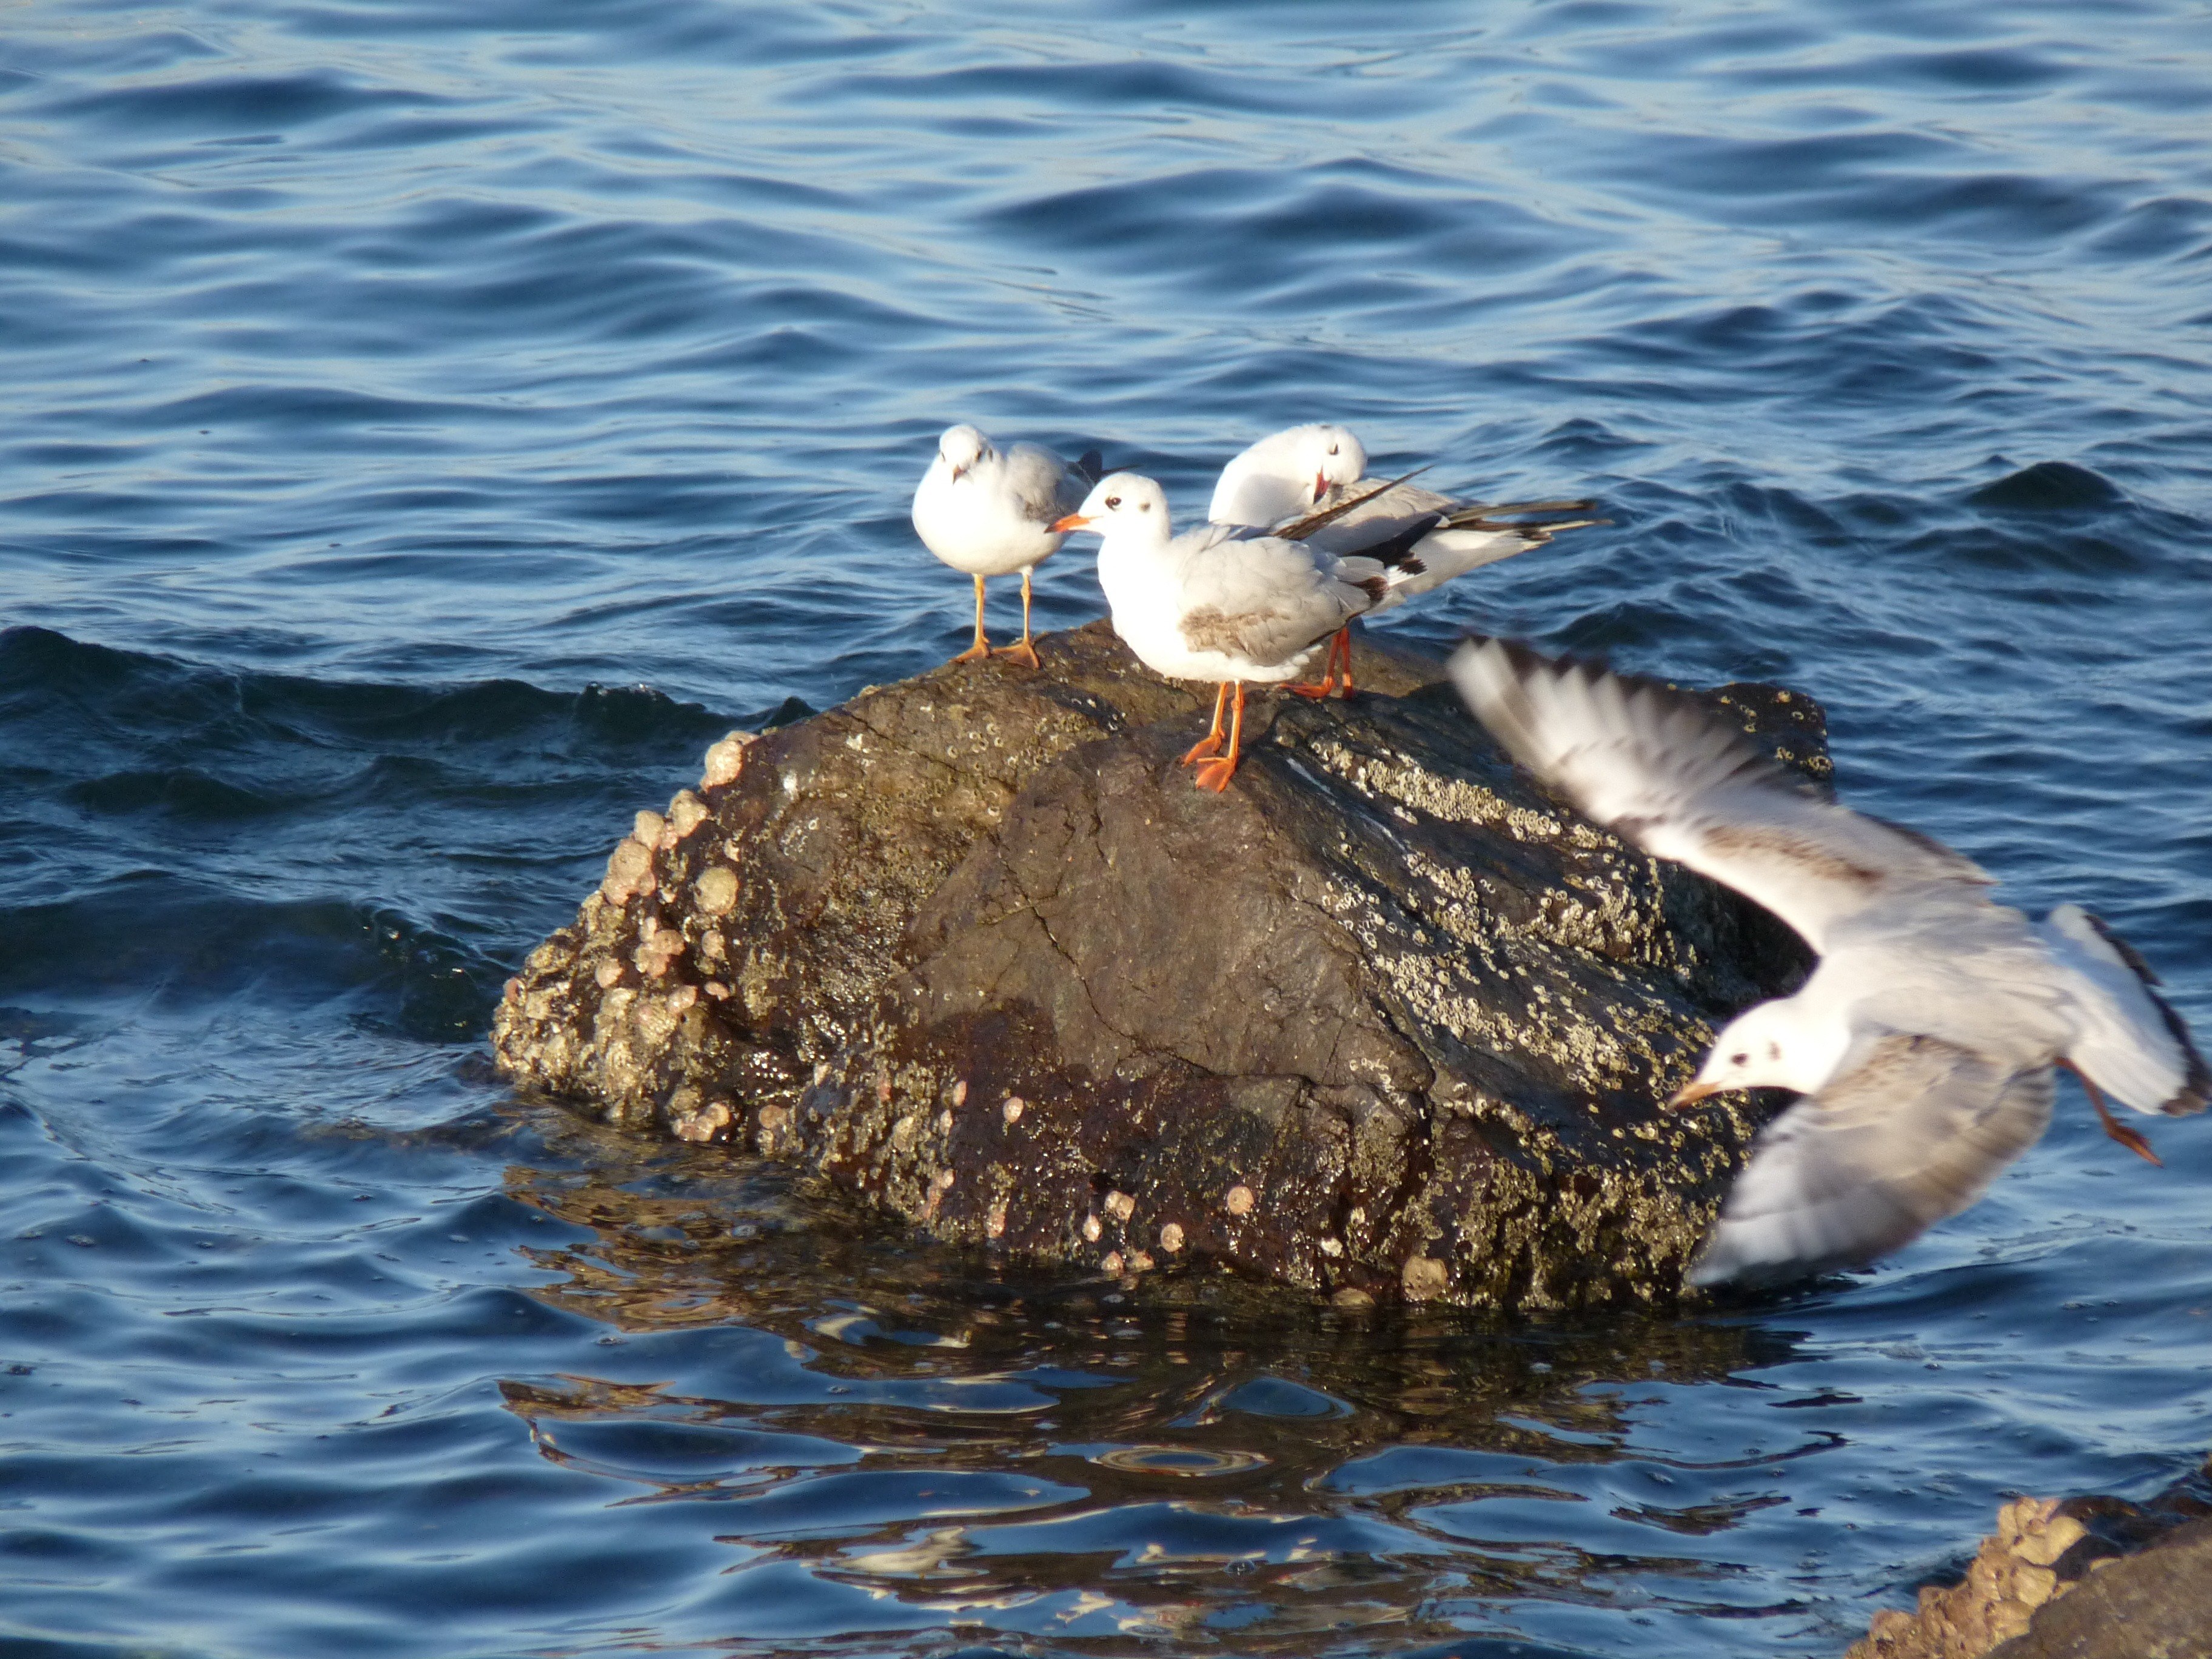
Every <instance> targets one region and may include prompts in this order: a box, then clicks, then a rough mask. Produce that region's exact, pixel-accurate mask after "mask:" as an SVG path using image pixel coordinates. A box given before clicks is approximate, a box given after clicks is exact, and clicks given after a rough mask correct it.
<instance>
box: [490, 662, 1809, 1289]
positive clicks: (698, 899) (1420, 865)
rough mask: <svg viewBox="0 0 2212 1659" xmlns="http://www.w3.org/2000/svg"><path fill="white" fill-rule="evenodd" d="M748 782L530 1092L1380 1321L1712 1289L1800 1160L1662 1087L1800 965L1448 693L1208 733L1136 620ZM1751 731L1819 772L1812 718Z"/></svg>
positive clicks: (527, 1029)
mask: <svg viewBox="0 0 2212 1659" xmlns="http://www.w3.org/2000/svg"><path fill="white" fill-rule="evenodd" d="M1039 648H1040V650H1041V651H1042V654H1043V658H1044V668H1043V671H1042V672H1039V673H1031V672H1029V671H1025V670H1023V669H1020V668H1018V667H1015V666H1014V665H1011V664H1008V663H1006V662H1004V661H995V662H984V663H976V664H963V665H948V666H947V667H945V668H941V669H939V670H937V671H933V672H932V673H929V674H925V675H923V676H921V677H920V678H916V679H914V680H911V681H908V682H905V683H903V684H898V685H895V686H889V687H883V688H870V689H869V690H865V691H863V692H862V693H861V694H860V696H856V697H855V698H854V699H853V700H852V701H851V702H848V703H847V704H845V705H843V706H842V707H841V708H835V709H832V710H830V711H829V712H828V713H826V714H819V715H816V716H813V717H811V718H809V719H807V720H803V721H801V722H799V723H798V724H796V725H793V726H786V727H783V728H781V729H779V730H776V731H773V732H768V733H765V734H763V735H762V736H759V737H758V738H754V737H751V736H749V735H747V734H742V733H733V734H732V736H731V737H730V738H727V739H726V740H725V741H724V742H723V743H721V744H717V745H716V746H715V748H714V750H712V751H710V753H709V756H708V767H707V772H706V775H705V776H704V778H703V779H702V781H701V784H700V786H699V787H698V788H697V789H696V790H686V791H684V792H683V793H679V794H678V796H677V797H676V799H675V800H674V801H672V802H671V804H670V806H669V808H668V810H667V811H665V813H661V812H641V813H640V814H639V815H638V821H637V824H636V828H635V833H634V834H633V835H631V836H629V837H628V838H626V839H625V840H624V841H623V842H622V843H621V845H620V846H618V847H617V848H616V849H615V852H614V854H613V855H612V856H611V858H610V860H609V861H608V866H607V874H606V878H605V881H604V882H603V883H602V884H600V887H599V890H598V891H597V892H595V893H594V894H592V896H590V897H589V898H587V899H586V901H585V903H584V905H583V908H582V910H581V911H580V914H579V915H578V917H577V920H576V921H575V923H574V925H573V926H571V927H566V928H563V929H562V930H561V931H560V932H559V933H556V934H555V935H554V936H553V937H552V938H551V939H548V940H547V941H546V942H545V944H544V945H542V946H541V947H539V949H538V951H536V952H535V953H533V954H532V957H531V958H530V960H529V962H528V963H527V965H526V968H525V969H524V970H523V972H522V973H521V975H519V976H518V977H517V978H516V979H515V980H514V981H511V982H510V983H509V985H508V987H507V995H506V997H505V999H504V1000H503V1001H502V1003H501V1007H500V1009H499V1012H498V1015H497V1017H496V1020H495V1027H494V1044H495V1049H496V1052H497V1054H498V1057H499V1061H500V1064H501V1066H502V1067H503V1068H504V1069H505V1070H506V1071H507V1073H508V1074H509V1075H510V1076H511V1077H513V1079H515V1080H516V1081H517V1082H518V1083H519V1084H520V1085H524V1086H526V1087H529V1088H532V1089H536V1090H540V1091H545V1092H548V1093H550V1094H553V1095H556V1096H560V1097H567V1098H569V1099H574V1100H579V1101H583V1102H586V1103H590V1104H591V1105H592V1107H593V1108H594V1109H596V1110H597V1111H598V1112H599V1113H600V1114H601V1115H604V1116H605V1117H606V1118H607V1119H608V1120H610V1121H616V1122H619V1123H623V1124H628V1125H634V1126H636V1127H641V1128H643V1127H651V1126H656V1125H658V1126H663V1127H665V1128H666V1129H667V1130H668V1131H669V1132H671V1133H675V1134H678V1135H679V1136H682V1137H684V1138H685V1139H693V1140H714V1141H726V1142H729V1143H731V1144H732V1146H736V1147H741V1148H744V1149H748V1150H753V1151H757V1152H762V1153H765V1154H768V1155H770V1156H774V1157H777V1158H787V1159H792V1160H794V1161H796V1162H798V1163H799V1164H802V1165H804V1166H805V1167H806V1168H807V1169H809V1170H812V1171H814V1172H816V1173H817V1174H818V1175H819V1176H820V1177H821V1178H822V1179H823V1180H825V1181H828V1182H831V1183H834V1184H835V1185H836V1186H837V1187H839V1188H844V1189H846V1190H848V1191H850V1192H853V1193H855V1194H860V1195H862V1196H864V1197H865V1198H866V1199H867V1200H870V1201H871V1202H872V1203H874V1204H876V1205H878V1206H882V1207H884V1208H885V1209H887V1210H890V1211H891V1212H895V1213H896V1214H897V1215H899V1216H901V1217H903V1218H905V1219H907V1220H908V1222H910V1223H912V1224H913V1225H915V1226H917V1227H921V1228H923V1229H925V1230H927V1231H929V1232H931V1233H933V1234H934V1235H936V1236H938V1237H941V1238H945V1239H949V1240H954V1241H962V1242H968V1243H974V1244H977V1245H982V1246H987V1247H990V1248H993V1249H1000V1250H1005V1251H1011V1252H1015V1253H1018V1254H1020V1255H1024V1256H1026V1257H1030V1258H1032V1259H1042V1260H1045V1261H1061V1262H1066V1263H1070V1264H1079V1265H1080V1266H1082V1267H1085V1268H1086V1269H1089V1270H1092V1271H1099V1270H1103V1271H1104V1272H1107V1273H1120V1274H1125V1275H1126V1274H1129V1273H1143V1272H1146V1271H1151V1270H1154V1269H1162V1268H1166V1267H1170V1266H1181V1265H1186V1264H1195V1263H1206V1264H1214V1265H1218V1266H1223V1267H1229V1268H1231V1269H1233V1270H1236V1271H1239V1272H1243V1273H1251V1274H1255V1275H1258V1276H1261V1277H1266V1278H1270V1279H1279V1280H1285V1281H1288V1282H1291V1283H1293V1284H1297V1285H1304V1286H1306V1287H1309V1288H1310V1289H1313V1290H1315V1291H1322V1292H1325V1293H1328V1294H1330V1295H1332V1296H1334V1297H1337V1298H1339V1299H1340V1300H1342V1301H1345V1302H1346V1303H1347V1304H1349V1303H1357V1302H1360V1301H1364V1300H1369V1299H1375V1298H1397V1297H1405V1298H1409V1299H1413V1300H1432V1299H1433V1300H1443V1301H1449V1302H1453V1303H1458V1304H1467V1305H1479V1306H1488V1307H1513V1308H1523V1309H1552V1308H1564V1307H1576V1306H1591V1305H1601V1304H1624V1303H1635V1302H1640V1301H1651V1300H1655V1299H1663V1298H1667V1297H1671V1296H1673V1295H1674V1293H1675V1291H1676V1290H1677V1288H1678V1285H1679V1281H1680V1268H1681V1267H1682V1264H1683V1262H1684V1261H1685V1260H1686V1256H1687V1255H1688V1253H1689V1251H1690V1250H1691V1249H1692V1246H1693V1245H1694V1243H1695V1242H1696V1239H1697V1237H1699V1232H1700V1231H1701V1229H1702V1227H1703V1225H1704V1224H1705V1220H1706V1218H1708V1216H1709V1215H1710V1213H1711V1210H1712V1208H1713V1206H1714V1205H1715V1203H1716V1202H1717V1199H1718V1197H1719V1194H1720V1193H1721V1191H1722V1190H1723V1187H1724V1185H1725V1183H1726V1182H1727V1179H1728V1177H1729V1176H1730V1175H1731V1174H1732V1173H1733V1172H1734V1170H1735V1169H1736V1168H1737V1167H1738V1165H1739V1164H1740V1163H1741V1159H1742V1157H1743V1154H1744V1152H1745V1150H1746V1148H1747V1145H1748V1141H1749V1138H1750V1135H1751V1133H1753V1129H1754V1128H1755V1127H1756V1121H1757V1116H1756V1113H1755V1112H1754V1111H1751V1110H1748V1109H1722V1110H1718V1111H1714V1112H1705V1113H1699V1114H1696V1115H1686V1116H1675V1115H1670V1114H1666V1113H1664V1112H1662V1111H1660V1110H1659V1109H1657V1108H1656V1105H1655V1101H1656V1099H1658V1098H1660V1097H1663V1096H1664V1095H1665V1094H1666V1093H1667V1092H1668V1090H1669V1089H1670V1088H1671V1087H1673V1086H1674V1085H1676V1084H1678V1083H1679V1082H1680V1081H1681V1080H1682V1079H1684V1078H1685V1077H1686V1075H1687V1073H1688V1072H1689V1070H1690V1068H1691V1066H1692V1064H1693V1062H1694V1060H1695V1059H1696V1057H1697V1055H1698V1054H1699V1051H1700V1050H1701V1048H1702V1047H1703V1045H1704V1044H1705V1042H1706V1041H1707V1040H1708V1038H1709V1036H1710V1033H1711V1027H1712V1024H1714V1023H1715V1021H1716V1020H1717V1018H1720V1017H1723V1016H1725V1015H1726V1014H1727V1013H1729V1012H1732V1011H1734V1010H1735V1008H1737V1007H1739V1006H1741V1005H1742V1004H1743V1003H1745V1002H1747V1001H1748V1000H1752V999H1753V998H1754V997H1757V996H1760V995H1766V994H1773V993H1774V992H1776V991H1777V990H1778V989H1781V988H1783V987H1784V985H1785V984H1786V983H1788V982H1789V981H1791V980H1792V978H1793V977H1794V976H1795V975H1797V974H1799V973H1801V972H1802V968H1803V957H1802V948H1801V947H1800V946H1798V945H1797V944H1796V940H1795V939H1794V938H1793V937H1792V936H1791V935H1790V934H1789V933H1787V932H1786V931H1785V930H1784V929H1783V928H1781V927H1779V925H1778V924H1777V923H1775V922H1773V921H1772V920H1771V918H1768V917H1766V916H1765V915H1763V913H1760V912H1759V911H1758V910H1756V909H1755V908H1753V907H1751V906H1749V905H1747V904H1746V903H1744V902H1741V901H1740V900H1738V899H1736V898H1735V896H1733V895H1730V894H1729V893H1727V892H1725V891H1724V890H1721V889H1719V888H1717V887H1715V886H1713V885H1712V884H1709V883H1707V882H1705V881H1703V880H1702V879H1700V878H1697V877H1694V876H1692V875H1690V874H1688V873H1687V872H1684V871H1681V870H1679V869H1674V868H1671V867H1661V866H1656V865H1655V864H1654V863H1653V861H1652V860H1649V859H1647V858H1644V856H1643V855H1641V854H1638V853H1636V852H1634V851H1632V849H1630V848H1626V847H1625V846H1623V845H1622V844H1621V843H1620V842H1616V841H1614V840H1613V838H1612V837H1610V836H1607V835H1606V834H1604V833H1603V832H1602V831H1601V830H1598V829H1595V828H1593V827H1592V826H1590V825H1589V824H1588V823H1583V822H1582V821H1581V820H1579V819H1577V818H1576V817H1573V816H1572V815H1571V814H1570V813H1569V812H1567V811H1565V809H1563V808H1562V807H1561V806H1559V805H1558V804H1556V803H1555V802H1553V801H1552V800H1551V799H1548V798H1547V797H1546V796H1544V795H1542V794H1541V793H1539V792H1538V791H1537V789H1536V788H1535V787H1534V785H1533V784H1532V783H1531V782H1530V781H1528V779H1527V778H1526V777H1524V776H1522V775H1520V774H1519V773H1517V772H1516V770H1515V769H1513V768H1512V767H1511V765H1510V763H1508V762H1506V761H1505V760H1504V759H1503V758H1502V757H1500V756H1499V755H1498V752H1497V751H1496V750H1495V749H1494V748H1493V747H1492V745H1491V744H1490V743H1489V741H1488V739H1487V738H1486V736H1485V735H1484V734H1483V733H1482V732H1480V729H1479V728H1478V727H1477V726H1475V724H1474V722H1473V721H1472V720H1469V719H1468V716H1467V715H1466V714H1465V713H1464V712H1463V711H1462V709H1461V708H1460V707H1459V706H1458V704H1457V702H1456V701H1455V698H1454V697H1453V696H1452V694H1451V693H1450V691H1449V689H1448V688H1446V687H1444V686H1443V685H1442V684H1438V683H1437V682H1438V681H1439V679H1440V672H1441V671H1440V669H1439V667H1438V666H1437V665H1433V664H1428V663H1424V662H1418V661H1413V660H1409V659H1398V658H1392V657H1388V656H1385V655H1383V654H1382V653H1377V652H1375V651H1373V650H1371V649H1370V648H1367V647H1364V646H1363V647H1361V648H1360V650H1359V652H1358V657H1357V668H1358V674H1359V678H1360V684H1361V685H1362V687H1363V692H1362V695H1361V696H1359V697H1358V699H1357V700H1356V701H1354V702H1349V703H1340V702H1328V703H1322V704H1314V703H1307V702H1302V701H1300V700H1298V699H1295V698H1291V697H1287V696H1283V697H1273V698H1261V699H1255V702H1254V704H1253V706H1252V709H1251V712H1250V714H1249V717H1248V720H1247V725H1246V750H1247V756H1246V759H1245V762H1244V763H1243V767H1242V769H1240V770H1239V772H1238V773H1237V777H1236V780H1235V781H1234V782H1233V783H1232V784H1231V787H1230V789H1229V791H1228V792H1227V793H1225V794H1220V795H1216V794H1212V793H1205V792H1200V791H1198V790H1195V789H1194V788H1193V787H1191V782H1190V774H1189V773H1188V772H1187V771H1185V770H1183V769H1181V768H1180V767H1179V766H1178V765H1177V764H1176V760H1177V758H1178V757H1179V756H1180V754H1181V753H1182V750H1184V749H1185V748H1187V747H1188V745H1189V744H1190V743H1191V742H1192V741H1193V740H1194V738H1195V737H1196V736H1197V735H1198V733H1199V732H1200V730H1202V728H1203V726H1204V723H1205V716H1206V703H1207V702H1210V698H1209V699H1205V700H1201V698H1200V696H1198V695H1196V694H1195V693H1194V691H1193V690H1189V689H1186V688H1183V687H1181V686H1176V685H1171V684H1166V683H1164V682H1163V681H1161V680H1160V679H1159V678H1158V677H1157V676H1154V675H1152V673H1150V672H1149V671H1146V670H1145V669H1143V668H1141V667H1139V666H1138V665H1136V664H1135V663H1134V661H1133V659H1131V658H1130V657H1129V656H1128V654H1127V652H1126V651H1125V650H1124V649H1123V648H1122V647H1121V645H1120V643H1119V641H1116V640H1115V638H1114V636H1113V635H1112V634H1111V633H1110V632H1109V630H1108V629H1106V628H1105V626H1104V624H1103V623H1094V624H1092V625H1091V627H1088V628H1085V629H1078V630H1075V631H1074V632H1073V633H1069V634H1064V635H1053V636H1049V637H1048V638H1046V639H1044V640H1042V641H1039ZM1713 695H1714V696H1715V697H1716V699H1717V702H1719V703H1720V704H1721V705H1723V706H1724V707H1726V708H1728V709H1729V710H1730V711H1731V712H1732V713H1733V714H1735V715H1736V716H1737V717H1738V718H1740V719H1741V721H1742V722H1743V724H1744V725H1745V726H1746V727H1747V729H1750V730H1753V731H1754V732H1758V733H1759V734H1760V735H1761V737H1762V738H1764V739H1765V740H1766V741H1767V742H1769V743H1770V744H1771V746H1772V747H1773V748H1774V749H1775V750H1776V751H1777V752H1778V753H1779V754H1780V755H1781V756H1782V757H1783V758H1784V760H1785V761H1787V762H1789V763H1793V764H1796V765H1797V766H1799V767H1800V768H1801V769H1803V770H1804V771H1806V772H1807V774H1808V775H1811V776H1815V777H1818V776H1820V775H1822V774H1824V773H1825V770H1826V757H1825V754H1824V753H1823V752H1822V723H1821V719H1820V711H1819V710H1818V708H1816V707H1815V706H1814V705H1813V704H1812V703H1811V702H1809V701H1808V699H1805V698H1804V697H1802V696H1797V695H1795V694H1792V693H1790V692H1787V691H1782V690H1775V689H1773V688H1769V687H1735V688H1730V689H1728V690H1723V691H1722V692H1718V693H1716V694H1713Z"/></svg>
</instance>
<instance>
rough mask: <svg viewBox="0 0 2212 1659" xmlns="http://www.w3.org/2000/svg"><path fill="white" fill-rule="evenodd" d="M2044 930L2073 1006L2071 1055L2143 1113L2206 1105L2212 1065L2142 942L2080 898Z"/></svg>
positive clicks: (2211, 1095)
mask: <svg viewBox="0 0 2212 1659" xmlns="http://www.w3.org/2000/svg"><path fill="white" fill-rule="evenodd" d="M2039 932H2040V933H2042V935H2043V938H2044V942H2045V944H2046V945H2049V946H2050V949H2051V956H2052V957H2053V958H2054V959H2056V961H2057V963H2058V965H2059V970H2060V980H2061V983H2062V984H2063V986H2064V987H2065V989H2066V992H2067V994H2068V996H2069V1000H2070V1001H2071V1003H2072V1005H2073V1007H2072V1012H2073V1014H2074V1018H2075V1028H2076V1029H2075V1036H2074V1040H2073V1042H2070V1043H2069V1044H2068V1045H2067V1048H2066V1058H2067V1059H2069V1060H2072V1061H2073V1062H2074V1063H2075V1065H2076V1066H2080V1067H2081V1069H2082V1070H2083V1071H2084V1072H2086V1073H2088V1075H2089V1080H2090V1081H2091V1082H2093V1083H2094V1084H2095V1085H2097V1086H2098V1087H2099V1088H2100V1089H2105V1090H2107V1091H2110V1092H2111V1093H2112V1094H2113V1095H2115V1096H2117V1097H2118V1098H2119V1099H2120V1100H2121V1101H2123V1102H2124V1103H2126V1104H2128V1105H2130V1106H2132V1107H2134V1108H2135V1109H2136V1110H2137V1111H2139V1112H2164V1113H2166V1115H2169V1116H2172V1117H2181V1116H2185V1115H2187V1114H2189V1113H2191V1112H2201V1111H2203V1109H2204V1105H2205V1103H2206V1101H2207V1100H2208V1099H2212V1067H2208V1066H2206V1065H2205V1063H2204V1056H2203V1055H2202V1054H2199V1053H2197V1045H2196V1044H2195V1043H2193V1042H2191V1041H2190V1038H2189V1027H2188V1026H2187V1025H2185V1024H2183V1023H2182V1018H2181V1016H2180V1015H2179V1013H2177V1012H2175V1011H2174V1007H2173V1005H2172V1003H2170V1002H2168V1001H2167V1000H2166V999H2165V998H2164V997H2162V996H2160V995H2159V994H2158V991H2157V988H2156V987H2157V985H2158V975H2156V974H2154V973H2153V972H2151V970H2150V964H2149V963H2146V962H2145V961H2144V960H2143V959H2142V957H2140V956H2138V955H2136V951H2135V947H2134V946H2133V945H2130V944H2129V943H2128V942H2127V941H2126V940H2125V939H2122V938H2121V937H2120V936H2119V935H2118V933H2114V932H2113V931H2112V929H2111V928H2109V927H2106V926H2105V924H2104V923H2103V922H2101V921H2099V920H2098V919H2097V918H2096V917H2094V916H2093V915H2090V914H2089V913H2088V912H2087V910H2084V909H2083V908H2081V906H2080V905H2078V904H2062V905H2060V906H2059V907H2058V908H2057V909H2055V910H2053V911H2052V912H2051V914H2050V915H2048V916H2046V917H2045V918H2044V921H2043V926H2042V927H2041V928H2040V929H2039Z"/></svg>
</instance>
